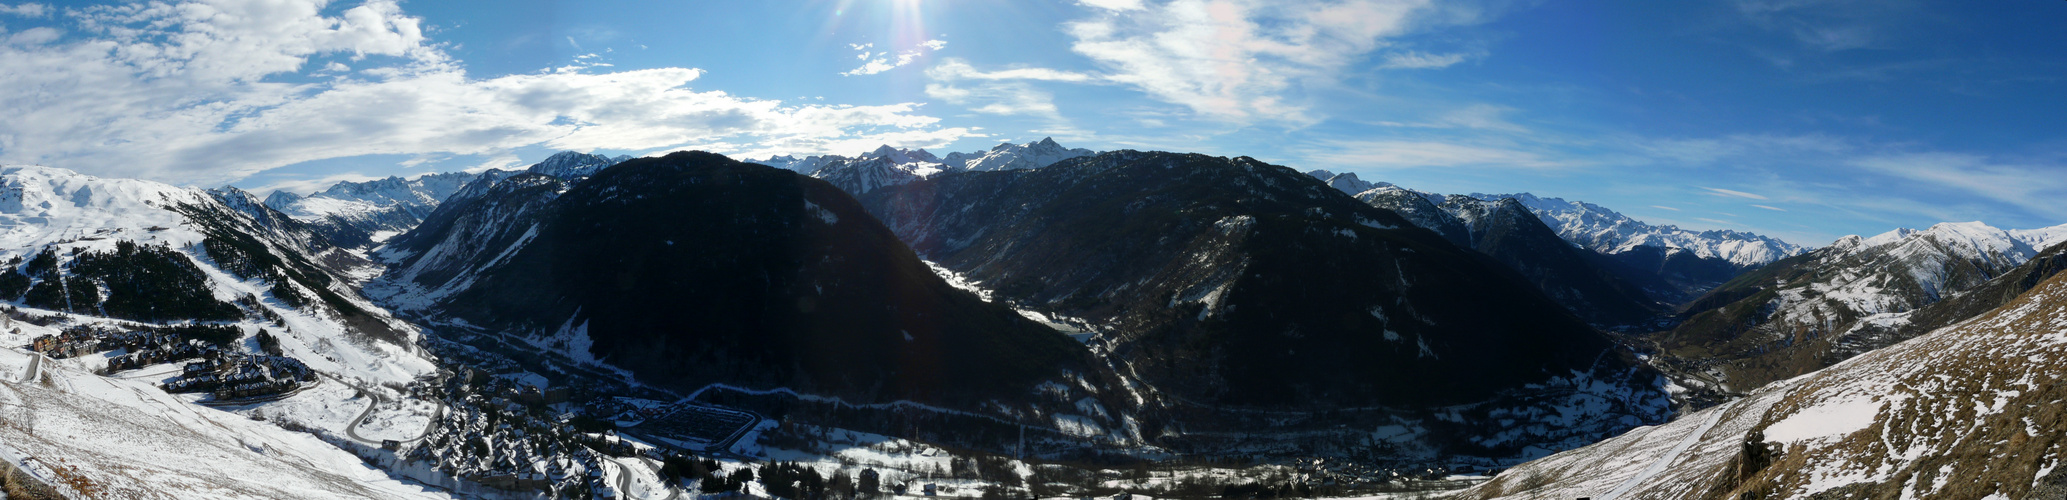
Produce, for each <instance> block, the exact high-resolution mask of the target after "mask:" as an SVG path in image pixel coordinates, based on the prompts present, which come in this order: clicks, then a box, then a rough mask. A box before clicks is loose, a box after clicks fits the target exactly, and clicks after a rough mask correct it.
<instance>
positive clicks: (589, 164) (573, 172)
mask: <svg viewBox="0 0 2067 500" xmlns="http://www.w3.org/2000/svg"><path fill="white" fill-rule="evenodd" d="M629 159H631V157H629V156H619V157H617V158H610V157H605V156H603V155H593V154H584V153H576V152H573V151H561V152H558V153H553V155H552V156H548V157H546V158H545V160H544V161H540V162H538V163H537V164H534V165H532V166H531V168H527V169H524V173H527V174H539V175H545V176H551V177H558V178H561V179H578V178H583V177H588V176H591V175H595V174H596V171H597V170H602V169H603V167H608V166H611V165H615V164H617V163H618V162H621V161H625V160H629ZM462 184H464V183H462ZM447 196H450V193H447ZM438 199H439V200H443V199H444V197H439V198H438Z"/></svg>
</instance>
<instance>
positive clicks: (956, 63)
mask: <svg viewBox="0 0 2067 500" xmlns="http://www.w3.org/2000/svg"><path fill="white" fill-rule="evenodd" d="M926 76H927V77H929V78H932V79H934V80H1038V81H1050V82H1073V83H1084V82H1094V81H1098V80H1099V79H1100V77H1098V76H1094V75H1091V74H1087V73H1078V72H1074V71H1063V70H1057V69H1048V68H1011V69H1002V70H997V71H979V70H977V69H976V67H975V66H970V65H969V62H968V61H963V60H961V59H956V58H948V59H947V60H944V61H941V62H940V64H937V65H934V66H933V67H931V68H927V69H926Z"/></svg>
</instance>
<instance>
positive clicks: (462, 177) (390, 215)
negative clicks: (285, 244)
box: [265, 172, 477, 248]
mask: <svg viewBox="0 0 2067 500" xmlns="http://www.w3.org/2000/svg"><path fill="white" fill-rule="evenodd" d="M475 177H477V175H475V174H468V173H464V172H451V173H443V174H430V175H424V176H421V177H417V178H415V179H403V178H401V177H388V178H386V179H378V180H371V181H365V182H339V183H337V184H333V185H331V186H330V188H329V189H325V190H323V191H320V192H317V193H315V194H311V195H308V196H297V195H295V194H294V193H289V192H285V191H275V192H273V194H272V195H269V196H267V197H266V200H265V205H266V206H267V207H270V208H272V209H274V210H278V211H280V212H281V213H285V214H287V215H288V216H289V217H293V218H295V219H296V220H300V221H303V222H306V223H308V224H310V225H312V226H314V227H316V228H317V229H318V231H320V232H323V233H324V234H326V235H328V237H329V238H330V239H332V240H333V241H336V242H338V243H339V244H340V245H343V246H346V247H350V248H366V247H371V246H373V245H375V244H378V243H379V242H381V241H383V240H386V239H387V237H389V236H392V235H395V234H400V233H401V232H402V231H407V230H408V229H409V228H410V227H414V226H415V225H416V224H417V223H418V222H421V221H422V220H423V216H424V215H428V214H429V213H430V211H431V209H432V208H435V207H437V206H438V202H439V201H442V200H444V199H445V197H446V196H449V195H451V194H452V192H453V191H457V190H459V188H460V186H463V185H465V184H466V183H467V182H469V181H472V180H473V179H474V178H475Z"/></svg>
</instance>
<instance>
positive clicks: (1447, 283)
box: [861, 151, 1667, 460]
mask: <svg viewBox="0 0 2067 500" xmlns="http://www.w3.org/2000/svg"><path fill="white" fill-rule="evenodd" d="M861 199H862V203H863V204H864V205H866V206H867V207H869V211H870V212H871V213H874V214H875V215H876V216H877V217H878V218H880V219H882V220H883V221H884V222H885V223H886V224H888V225H889V226H890V227H891V228H892V229H894V230H895V231H896V232H897V235H898V237H899V238H901V239H903V240H904V241H906V242H908V243H909V244H910V245H911V246H912V248H913V249H915V250H917V251H918V252H919V253H920V254H921V255H924V256H926V257H927V258H928V259H931V260H932V261H934V262H936V263H937V264H939V265H940V266H943V267H945V268H947V269H949V270H952V271H953V272H956V273H959V274H960V275H961V276H962V277H964V278H966V279H967V280H969V281H971V282H974V283H976V284H977V285H978V286H980V287H982V288H985V289H987V290H990V291H991V292H992V293H994V294H995V295H996V296H998V297H1000V298H1001V299H1002V300H1005V301H1007V302H1009V303H1011V304H1013V305H1015V306H1016V307H1020V308H1023V309H1028V310H1032V311H1035V312H1038V313H1041V314H1043V315H1047V316H1050V317H1061V318H1071V319H1072V320H1073V322H1074V323H1079V324H1083V325H1088V326H1091V327H1092V328H1093V329H1095V330H1096V331H1097V338H1096V340H1095V341H1094V342H1093V343H1092V345H1093V348H1094V351H1095V352H1097V353H1100V354H1101V355H1102V356H1103V357H1105V359H1107V361H1108V362H1110V363H1113V364H1114V366H1115V367H1116V369H1117V371H1119V372H1121V373H1124V374H1128V376H1130V377H1134V378H1137V379H1138V380H1140V381H1141V382H1142V383H1143V387H1146V388H1147V390H1145V391H1144V394H1143V397H1144V398H1148V399H1149V400H1150V401H1152V402H1153V403H1154V404H1160V405H1164V406H1165V407H1168V408H1170V410H1169V411H1170V412H1171V415H1172V416H1171V417H1170V418H1171V419H1172V421H1173V422H1177V423H1175V424H1172V425H1181V426H1183V427H1182V428H1183V429H1185V431H1184V432H1181V433H1176V434H1173V435H1172V437H1171V438H1169V439H1168V440H1166V441H1161V442H1158V444H1159V445H1161V446H1167V447H1171V448H1172V449H1177V450H1188V451H1192V452H1201V453H1226V452H1232V451H1233V450H1236V449H1248V450H1252V451H1255V450H1257V449H1259V448H1260V449H1271V448H1270V446H1269V445H1265V444H1260V443H1258V442H1256V441H1249V442H1245V443H1237V442H1233V441H1228V440H1225V438H1219V437H1210V436H1233V435H1240V436H1249V437H1250V438H1249V439H1255V440H1265V441H1268V440H1271V439H1274V438H1271V437H1269V436H1272V435H1274V434H1275V435H1281V436H1286V437H1285V438H1284V439H1293V438H1292V437H1290V436H1299V437H1298V438H1297V439H1308V440H1310V441H1299V443H1302V444H1296V445H1295V444H1292V442H1291V441H1287V442H1284V443H1283V445H1284V446H1288V447H1290V448H1289V449H1285V448H1278V449H1276V450H1278V451H1272V452H1269V453H1278V452H1287V451H1290V452H1293V453H1314V454H1335V453H1347V451H1327V450H1356V451H1355V452H1354V453H1355V455H1354V456H1358V457H1362V458H1364V459H1371V458H1373V457H1372V454H1374V453H1375V454H1376V455H1377V456H1379V457H1383V459H1386V460H1395V459H1398V460H1423V459H1430V458H1433V457H1435V456H1437V455H1441V454H1444V453H1450V454H1453V455H1470V456H1478V457H1510V456H1516V455H1527V454H1528V453H1532V452H1531V451H1528V450H1531V449H1533V450H1536V451H1535V452H1542V450H1544V449H1557V448H1558V447H1559V446H1572V445H1575V444H1578V443H1583V442H1586V441H1585V440H1586V439H1592V438H1590V437H1582V436H1600V435H1603V434H1595V433H1602V432H1613V431H1619V429H1623V428H1627V426H1633V425H1637V424H1639V423H1642V422H1647V421H1655V419H1657V418H1660V417H1662V416H1663V414H1664V413H1665V412H1666V411H1667V410H1666V409H1665V408H1664V403H1663V401H1664V398H1663V396H1662V394H1663V392H1662V390H1660V389H1658V388H1657V386H1656V385H1654V384H1656V383H1658V381H1659V379H1658V378H1657V377H1656V376H1655V375H1653V372H1650V371H1648V370H1646V369H1644V368H1641V367H1640V366H1638V365H1636V364H1635V363H1634V362H1633V361H1632V360H1629V359H1626V358H1623V357H1620V356H1617V355H1616V354H1614V352H1615V349H1614V347H1613V345H1612V344H1611V343H1610V341H1609V340H1608V338H1607V337H1606V336H1605V335H1604V334H1602V333H1600V332H1598V331H1595V330H1593V329H1592V328H1589V327H1588V326H1587V325H1586V324H1584V323H1583V322H1581V321H1579V320H1578V319H1577V318H1575V317H1573V316H1572V315H1571V314H1570V313H1568V312H1566V311H1565V310H1564V308H1562V307H1560V306H1559V305H1558V304H1557V303H1555V302H1552V301H1551V300H1550V299H1548V298H1547V297H1544V296H1543V295H1542V294H1541V293H1540V292H1537V291H1536V289H1535V287H1534V286H1532V285H1531V284H1529V283H1528V282H1527V281H1525V280H1524V279H1523V278H1522V277H1521V276H1520V275H1518V274H1516V273H1515V272H1513V271H1511V270H1508V269H1507V268H1506V266H1503V265H1501V264H1500V263H1499V262H1495V261H1493V260H1492V259H1490V258H1488V257H1486V256H1484V255H1482V254H1479V253H1477V252H1473V251H1471V250H1469V249H1465V248H1460V247H1458V246H1457V245H1455V244H1453V243H1451V242H1449V241H1447V240H1445V239H1443V238H1442V237H1440V236H1438V235H1437V234H1435V233H1432V232H1429V231H1424V230H1420V229H1416V228H1414V227H1413V226H1412V224H1410V223H1409V222H1408V221H1407V220H1406V219H1403V218H1401V217H1400V216H1399V215H1397V214H1395V213H1393V212H1391V211H1388V210H1384V209H1380V208H1376V207H1373V206H1370V205H1367V204H1364V203H1361V202H1358V201H1357V200H1355V199H1353V198H1350V197H1349V196H1347V195H1345V194H1343V193H1341V192H1340V191H1337V190H1335V189H1331V188H1329V187H1328V186H1326V185H1324V184H1322V183H1321V182H1320V181H1319V180H1316V179H1313V178H1311V177H1308V176H1305V175H1303V174H1300V173H1298V172H1296V171H1293V170H1290V169H1287V168H1284V167H1280V166H1275V165H1269V164H1265V163H1262V162H1259V161H1256V160H1253V159H1250V158H1246V157H1243V158H1220V157H1210V156H1204V155H1196V154H1174V153H1143V152H1134V151H1118V152H1109V153H1102V154H1099V155H1095V156H1090V157H1084V158H1076V159H1071V160H1065V161H1063V162H1059V163H1056V164H1054V165H1050V166H1047V167H1044V168H1041V169H1036V170H1009V171H992V172H957V173H947V174H941V175H937V176H934V177H931V178H927V179H924V180H919V181H915V182H911V183H907V184H903V185H900V186H894V187H890V188H884V189H880V190H877V191H875V192H872V193H869V194H865V195H863V196H862V197H861ZM1579 380H1586V381H1587V382H1584V383H1578V384H1576V385H1575V384H1574V382H1576V381H1579ZM1577 400H1585V401H1590V402H1591V403H1587V404H1578V405H1577V406H1572V407H1567V408H1566V409H1565V410H1550V409H1549V408H1550V407H1558V406H1560V405H1566V404H1572V402H1573V401H1577ZM1434 408H1450V409H1462V410H1458V411H1462V412H1464V413H1463V414H1460V415H1449V414H1442V416H1437V414H1435V413H1430V412H1432V411H1433V409H1434ZM1582 408H1583V409H1582ZM1347 409H1358V410H1347ZM1333 410H1345V411H1344V412H1334V411H1333ZM1443 411H1445V412H1447V411H1450V410H1443ZM1247 412H1255V413H1247ZM1482 412H1489V413H1482ZM1266 414H1270V415H1286V416H1284V417H1281V418H1280V417H1270V418H1265V417H1264V415H1266ZM1294 414H1296V415H1299V416H1298V417H1291V416H1289V415H1294ZM1487 414H1492V415H1500V416H1501V417H1500V418H1499V419H1488V420H1474V417H1471V416H1467V415H1487ZM1178 415H1181V417H1179V416H1178ZM1551 415H1562V416H1558V417H1555V418H1557V419H1560V420H1559V423H1557V424H1548V423H1546V421H1545V420H1542V419H1545V418H1551V417H1550V416H1551ZM1495 420H1499V421H1502V422H1505V424H1506V425H1490V422H1493V421H1495ZM1387 422H1390V423H1387ZM1481 423H1485V424H1488V425H1487V426H1486V427H1474V426H1476V425H1479V424H1481ZM1539 423H1540V424H1542V425H1538V424H1539ZM1453 424H1457V425H1453ZM1245 426H1246V427H1245ZM1379 427H1384V428H1386V429H1392V430H1391V431H1387V433H1381V434H1385V436H1384V437H1382V438H1381V437H1379V436H1374V435H1373V434H1372V433H1371V431H1370V429H1372V428H1379ZM1496 428H1497V429H1496ZM1277 433H1282V434H1277ZM1568 438H1569V440H1565V439H1568ZM1237 441H1238V440H1237ZM1319 443H1326V444H1325V445H1323V444H1319ZM1557 443H1564V444H1557ZM1338 446H1339V447H1340V448H1336V447H1338ZM1292 450H1300V451H1292ZM1338 456H1339V455H1338Z"/></svg>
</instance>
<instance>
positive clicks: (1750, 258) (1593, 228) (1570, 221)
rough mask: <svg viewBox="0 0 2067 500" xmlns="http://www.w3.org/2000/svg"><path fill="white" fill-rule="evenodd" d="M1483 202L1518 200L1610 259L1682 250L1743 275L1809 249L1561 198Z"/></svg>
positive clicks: (1521, 197) (1481, 196) (1485, 197)
mask: <svg viewBox="0 0 2067 500" xmlns="http://www.w3.org/2000/svg"><path fill="white" fill-rule="evenodd" d="M1471 197H1473V198H1478V199H1481V200H1497V199H1502V198H1514V199H1515V200H1516V201H1520V202H1521V203H1522V205H1525V206H1528V207H1529V210H1532V211H1535V212H1536V214H1537V216H1539V217H1542V218H1543V219H1544V221H1545V222H1551V221H1555V222H1551V225H1552V226H1554V227H1556V228H1557V231H1558V235H1559V236H1563V237H1565V239H1567V240H1571V241H1572V242H1573V243H1577V244H1579V246H1582V247H1586V248H1589V249H1593V250H1594V251H1597V252H1601V253H1605V254H1610V255H1613V254H1620V253H1624V252H1628V251H1631V250H1634V249H1637V248H1641V247H1658V248H1667V249H1678V250H1680V251H1684V252H1690V253H1692V254H1693V255H1694V256H1695V257H1699V258H1702V259H1719V260H1722V261H1725V262H1729V263H1730V264H1731V265H1734V266H1737V267H1738V268H1740V269H1748V268H1753V267H1758V266H1761V265H1764V264H1767V263H1770V262H1773V261H1776V260H1780V259H1783V258H1787V257H1792V256H1795V255H1799V254H1801V253H1802V252H1804V251H1807V250H1808V249H1807V248H1804V247H1801V246H1799V245H1795V244H1791V243H1787V242H1785V241H1780V240H1778V239H1774V238H1771V237H1767V236H1759V235H1756V234H1752V233H1746V232H1742V231H1731V230H1712V231H1689V230H1685V229H1680V228H1678V227H1675V226H1653V225H1650V224H1645V223H1643V222H1641V221H1638V220H1636V219H1631V218H1629V217H1628V216H1626V215H1622V214H1620V213H1616V212H1615V211H1613V210H1609V209H1607V208H1605V207H1602V206H1600V205H1595V204H1592V203H1586V202H1579V201H1565V200H1563V199H1560V198H1539V197H1537V196H1536V195H1532V194H1529V193H1516V194H1479V193H1473V194H1471Z"/></svg>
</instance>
